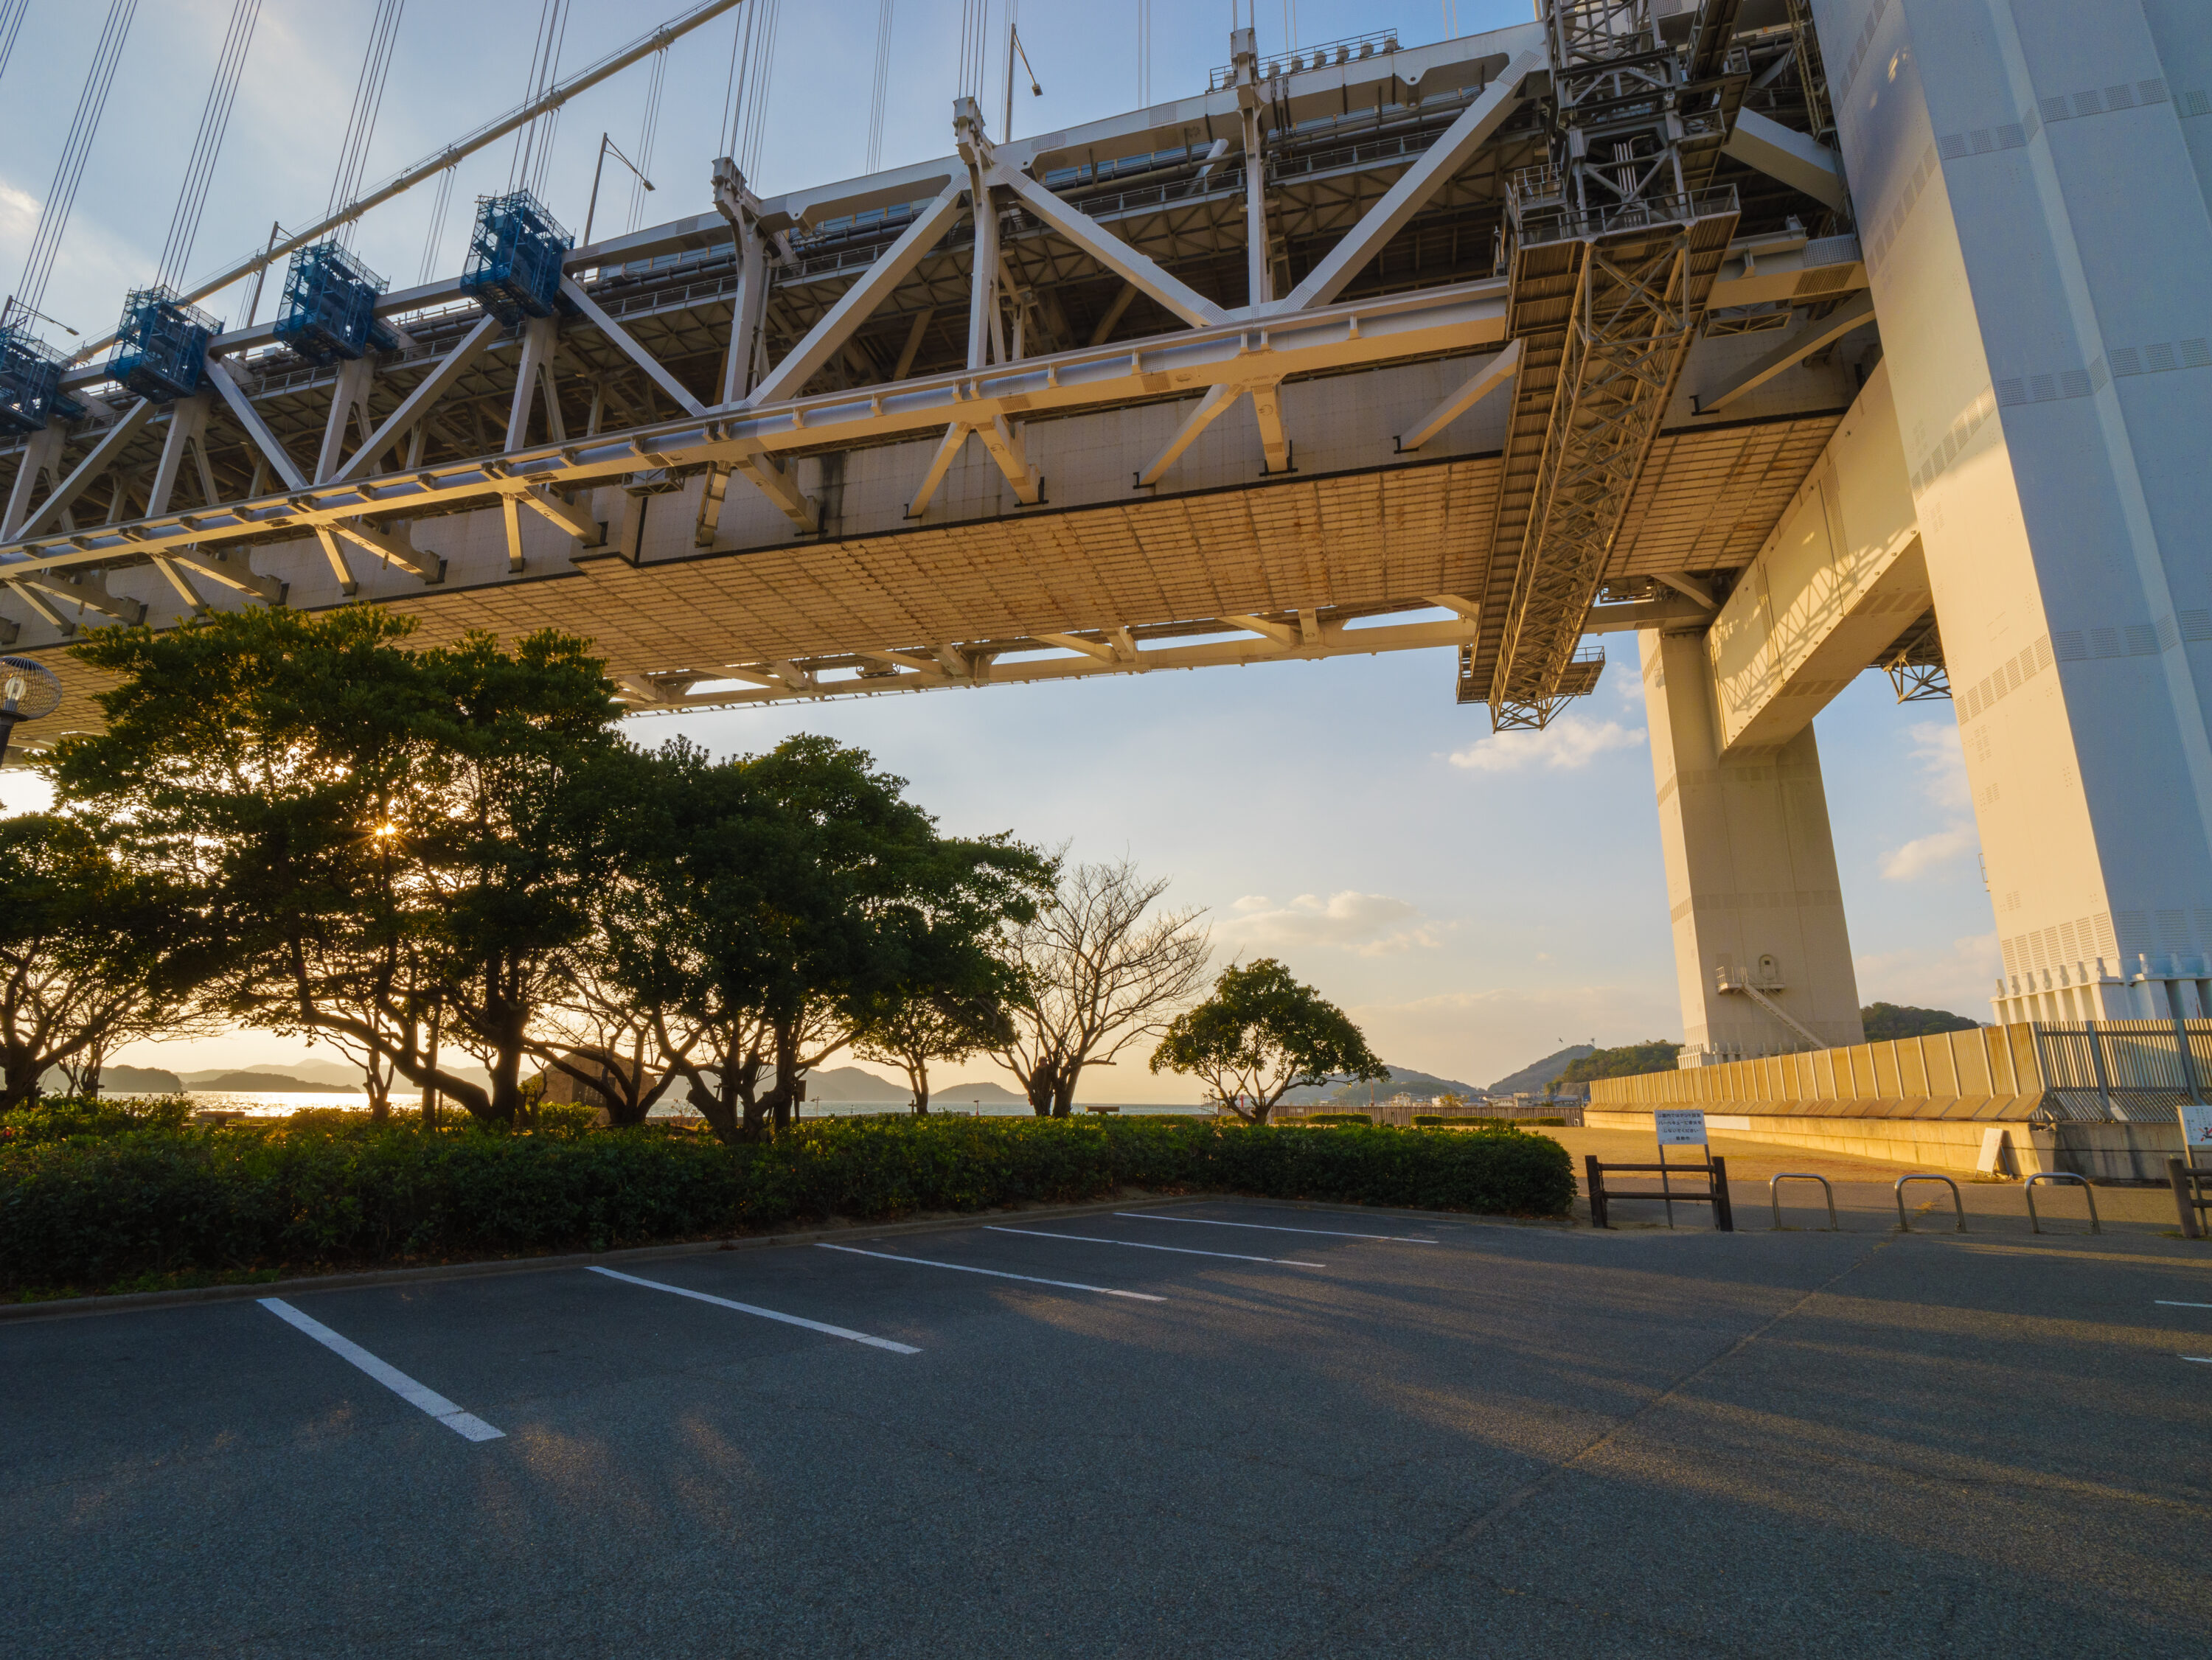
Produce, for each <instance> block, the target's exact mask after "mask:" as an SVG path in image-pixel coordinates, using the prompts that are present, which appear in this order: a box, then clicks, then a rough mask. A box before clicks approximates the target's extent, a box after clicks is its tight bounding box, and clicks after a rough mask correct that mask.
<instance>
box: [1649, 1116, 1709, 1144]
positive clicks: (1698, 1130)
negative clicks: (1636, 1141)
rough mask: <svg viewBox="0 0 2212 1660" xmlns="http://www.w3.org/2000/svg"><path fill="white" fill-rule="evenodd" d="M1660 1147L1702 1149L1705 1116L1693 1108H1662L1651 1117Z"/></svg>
mask: <svg viewBox="0 0 2212 1660" xmlns="http://www.w3.org/2000/svg"><path fill="white" fill-rule="evenodd" d="M1651 1124H1652V1127H1653V1128H1654V1129H1656V1130H1658V1132H1659V1145H1660V1146H1662V1147H1703V1146H1704V1145H1705V1114H1704V1113H1702V1112H1699V1111H1697V1110H1696V1109H1695V1108H1680V1107H1663V1108H1661V1109H1660V1110H1658V1111H1657V1112H1653V1113H1652V1115H1651Z"/></svg>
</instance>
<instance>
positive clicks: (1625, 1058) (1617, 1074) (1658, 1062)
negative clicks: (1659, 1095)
mask: <svg viewBox="0 0 2212 1660" xmlns="http://www.w3.org/2000/svg"><path fill="white" fill-rule="evenodd" d="M1681 1052H1682V1045H1680V1044H1678V1043H1669V1042H1668V1040H1667V1039H1664V1038H1651V1039H1646V1040H1645V1041H1644V1042H1643V1043H1632V1044H1623V1045H1621V1046H1620V1048H1618V1049H1593V1050H1592V1051H1590V1052H1589V1054H1587V1055H1585V1056H1583V1057H1582V1058H1581V1059H1580V1060H1574V1061H1569V1062H1568V1063H1567V1069H1566V1070H1565V1071H1564V1072H1562V1073H1560V1074H1559V1082H1561V1083H1563V1084H1569V1083H1589V1082H1590V1081H1592V1080H1594V1079H1597V1078H1634V1077H1639V1076H1641V1075H1643V1074H1644V1073H1646V1072H1672V1071H1673V1070H1674V1063H1675V1058H1676V1057H1678V1056H1680V1054H1681Z"/></svg>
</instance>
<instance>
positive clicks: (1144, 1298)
mask: <svg viewBox="0 0 2212 1660" xmlns="http://www.w3.org/2000/svg"><path fill="white" fill-rule="evenodd" d="M815 1243H816V1244H817V1245H822V1242H821V1241H820V1240H819V1239H817V1240H816V1241H815ZM822 1249H823V1250H824V1251H844V1252H845V1253H846V1254H848V1256H854V1257H882V1258H883V1259H884V1261H885V1262H887V1263H913V1264H914V1265H915V1267H916V1268H949V1269H951V1270H952V1271H953V1272H954V1273H955V1274H987V1275H990V1276H991V1277H992V1278H993V1279H994V1280H1020V1281H1023V1282H1024V1283H1025V1284H1028V1285H1033V1286H1058V1287H1060V1289H1061V1290H1063V1291H1095V1292H1097V1293H1098V1294H1099V1295H1100V1296H1102V1297H1128V1298H1132V1299H1133V1300H1136V1301H1138V1302H1140V1303H1164V1302H1165V1301H1167V1299H1166V1298H1164V1297H1155V1296H1152V1295H1151V1294H1150V1293H1146V1292H1142V1291H1116V1290H1115V1289H1114V1287H1111V1286H1087V1285H1079V1284H1078V1283H1077V1282H1076V1281H1073V1280H1040V1279H1038V1278H1037V1277H1036V1275H1034V1274H1007V1273H1004V1272H1001V1271H1000V1269H995V1268H970V1267H969V1266H968V1264H967V1263H937V1262H932V1261H931V1260H930V1259H929V1258H928V1257H900V1256H896V1255H894V1254H893V1253H892V1252H890V1251H863V1250H861V1249H860V1246H858V1245H822Z"/></svg>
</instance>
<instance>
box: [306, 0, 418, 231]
mask: <svg viewBox="0 0 2212 1660" xmlns="http://www.w3.org/2000/svg"><path fill="white" fill-rule="evenodd" d="M405 3H406V0H377V5H376V15H375V17H374V19H373V20H371V21H370V23H369V26H368V51H367V52H365V53H364V54H363V55H362V60H361V78H360V79H359V80H357V81H356V82H354V88H353V110H352V112H351V113H350V114H349V115H348V116H347V117H346V130H345V138H344V141H343V142H342V143H340V144H339V146H338V165H337V173H335V174H334V175H333V176H332V178H331V200H330V205H329V206H328V207H326V208H325V209H324V210H323V211H324V214H325V216H326V217H327V216H328V215H331V214H334V213H336V212H337V210H338V209H339V208H341V207H342V206H343V205H344V204H345V203H349V202H350V201H352V200H353V198H354V195H355V193H356V191H359V190H360V189H361V175H362V169H363V168H364V167H367V166H368V147H369V142H370V141H371V140H372V139H373V138H374V137H375V136H376V118H377V115H378V112H380V111H381V110H382V109H383V107H384V87H385V82H386V80H387V79H388V78H389V76H391V73H392V41H393V40H394V39H396V38H397V37H398V33H399V14H400V10H401V9H402V8H403V7H404V5H405ZM359 224H360V221H358V220H354V221H349V222H348V223H347V224H345V225H344V226H343V227H340V229H339V232H338V237H339V239H340V240H341V241H343V242H344V243H345V244H346V245H348V246H349V247H350V246H351V245H352V244H353V238H354V233H355V231H356V227H358V226H359Z"/></svg>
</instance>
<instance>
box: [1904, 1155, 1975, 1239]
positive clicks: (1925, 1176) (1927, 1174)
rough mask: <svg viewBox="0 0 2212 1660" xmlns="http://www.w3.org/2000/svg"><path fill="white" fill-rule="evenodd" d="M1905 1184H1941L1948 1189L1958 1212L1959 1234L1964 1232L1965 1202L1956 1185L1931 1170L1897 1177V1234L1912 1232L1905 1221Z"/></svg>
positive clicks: (1909, 1224) (1909, 1223) (1908, 1223)
mask: <svg viewBox="0 0 2212 1660" xmlns="http://www.w3.org/2000/svg"><path fill="white" fill-rule="evenodd" d="M1907 1182H1941V1183H1942V1184H1943V1185H1944V1186H1946V1187H1948V1188H1949V1189H1950V1190H1951V1203H1952V1204H1953V1205H1954V1206H1956V1207H1957V1209H1958V1212H1959V1232H1960V1233H1965V1232H1966V1200H1965V1199H1963V1198H1961V1197H1960V1195H1959V1184H1958V1183H1956V1182H1954V1181H1953V1180H1952V1179H1951V1178H1949V1177H1948V1176H1939V1175H1937V1174H1936V1172H1934V1171H1932V1170H1916V1171H1914V1172H1912V1174H1911V1175H1910V1176H1899V1178H1897V1186H1896V1189H1895V1191H1896V1194H1897V1229H1898V1232H1899V1233H1911V1232H1912V1224H1911V1222H1909V1221H1906V1220H1905V1184H1906V1183H1907Z"/></svg>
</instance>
